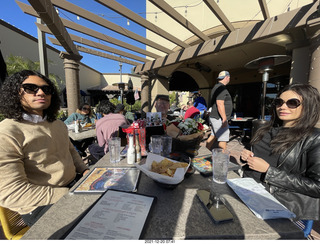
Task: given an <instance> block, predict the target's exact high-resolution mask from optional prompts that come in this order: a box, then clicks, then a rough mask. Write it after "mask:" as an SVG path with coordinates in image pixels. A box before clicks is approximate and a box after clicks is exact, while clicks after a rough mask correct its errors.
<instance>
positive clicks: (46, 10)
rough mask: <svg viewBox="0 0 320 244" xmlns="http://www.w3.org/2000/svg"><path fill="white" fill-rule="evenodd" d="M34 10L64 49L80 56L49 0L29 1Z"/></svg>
mask: <svg viewBox="0 0 320 244" xmlns="http://www.w3.org/2000/svg"><path fill="white" fill-rule="evenodd" d="M29 3H30V4H31V5H32V7H33V8H34V10H35V11H36V12H37V13H38V15H39V16H40V18H41V19H42V20H43V22H44V23H45V24H46V25H47V26H48V28H49V29H50V31H51V32H52V33H53V34H54V35H55V36H56V38H57V39H58V40H59V42H60V43H61V45H62V46H63V47H64V49H65V50H66V51H67V52H68V53H69V54H73V55H76V56H78V57H79V59H81V56H80V54H79V52H78V50H77V48H76V47H75V45H74V43H73V42H72V40H71V37H70V35H69V33H68V32H67V30H66V28H65V26H64V25H63V23H62V21H61V20H60V18H59V16H58V14H57V12H56V11H55V9H54V7H53V5H52V3H51V1H50V0H43V1H41V0H29Z"/></svg>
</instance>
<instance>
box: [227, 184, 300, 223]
mask: <svg viewBox="0 0 320 244" xmlns="http://www.w3.org/2000/svg"><path fill="white" fill-rule="evenodd" d="M227 183H228V185H229V186H230V187H231V188H232V190H233V191H234V192H235V193H236V194H237V195H238V196H239V198H240V199H241V200H242V201H243V202H244V203H245V204H246V205H247V207H248V208H249V209H250V210H251V211H252V212H253V213H254V214H255V215H256V216H257V217H258V218H260V219H278V218H295V217H296V215H295V214H294V213H292V212H291V211H289V210H288V209H287V208H286V207H285V206H284V205H282V204H281V203H280V202H279V201H278V200H277V199H276V198H275V197H274V196H272V195H271V194H270V193H269V192H268V191H267V190H266V189H265V188H264V187H263V186H262V185H261V184H259V183H257V182H256V181H255V180H254V179H252V178H236V179H228V180H227Z"/></svg>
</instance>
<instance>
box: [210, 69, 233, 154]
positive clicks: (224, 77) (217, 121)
mask: <svg viewBox="0 0 320 244" xmlns="http://www.w3.org/2000/svg"><path fill="white" fill-rule="evenodd" d="M217 79H218V83H217V84H216V85H215V86H214V87H213V89H212V90H211V104H212V105H211V113H210V122H211V127H212V128H211V135H210V136H209V138H208V140H207V145H206V146H207V148H208V149H209V150H211V147H212V145H213V143H214V142H215V140H217V141H218V145H219V147H220V148H223V149H226V148H227V142H228V141H229V135H230V131H229V125H228V119H230V118H231V113H232V98H231V95H230V93H229V92H228V90H227V88H226V85H228V83H229V82H230V74H229V72H228V71H221V72H220V73H219V75H218V78H217Z"/></svg>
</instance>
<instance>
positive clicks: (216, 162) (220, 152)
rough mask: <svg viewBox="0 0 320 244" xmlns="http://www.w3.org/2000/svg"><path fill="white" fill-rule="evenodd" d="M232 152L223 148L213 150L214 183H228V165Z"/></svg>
mask: <svg viewBox="0 0 320 244" xmlns="http://www.w3.org/2000/svg"><path fill="white" fill-rule="evenodd" d="M229 158H230V152H229V151H228V150H226V149H222V148H214V149H213V150H212V173H213V181H214V182H216V183H218V184H225V183H226V182H227V175H228V164H229Z"/></svg>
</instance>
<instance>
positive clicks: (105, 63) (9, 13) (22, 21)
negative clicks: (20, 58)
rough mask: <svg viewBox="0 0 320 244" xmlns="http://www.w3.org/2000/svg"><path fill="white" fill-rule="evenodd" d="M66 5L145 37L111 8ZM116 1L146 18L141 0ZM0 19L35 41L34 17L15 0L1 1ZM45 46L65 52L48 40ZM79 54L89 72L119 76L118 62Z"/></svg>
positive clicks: (127, 68) (88, 2)
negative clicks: (91, 13) (77, 7)
mask: <svg viewBox="0 0 320 244" xmlns="http://www.w3.org/2000/svg"><path fill="white" fill-rule="evenodd" d="M20 2H23V3H26V4H29V2H28V1H27V0H20ZM68 2H71V3H74V4H77V5H78V6H80V7H82V8H84V9H86V10H88V11H90V12H93V13H95V14H97V15H99V16H100V17H103V18H105V19H107V20H109V21H111V22H113V23H115V24H117V25H120V26H122V27H123V28H125V29H128V30H130V31H132V32H135V33H137V34H139V35H141V36H143V37H145V36H146V34H145V29H144V28H142V27H141V26H139V25H137V24H135V23H134V22H132V21H129V25H128V19H127V18H125V17H123V16H121V15H119V14H118V13H116V12H114V11H112V10H111V9H108V8H106V7H104V6H103V5H101V4H98V3H97V2H95V1H94V0H68ZM117 2H119V3H120V4H122V5H124V6H125V7H127V8H129V9H130V10H132V11H133V12H135V13H137V14H139V15H140V16H142V17H143V18H145V16H146V12H145V11H146V10H145V6H146V1H145V0H117ZM29 5H30V4H29ZM59 15H60V17H62V18H65V19H68V20H71V21H73V22H76V23H78V24H80V25H84V26H86V27H89V28H92V29H94V30H96V31H100V32H101V33H104V34H105V35H108V36H111V37H113V38H117V39H119V40H121V41H124V42H127V43H129V44H131V45H135V46H138V47H139V48H142V49H145V45H144V44H142V43H139V42H137V41H134V40H132V39H130V38H127V37H125V36H123V35H120V34H118V33H116V32H114V31H111V30H108V29H106V28H104V27H101V26H99V25H96V24H94V23H91V22H89V21H87V20H85V19H83V18H81V17H80V18H77V16H75V15H73V14H71V13H69V12H67V11H64V10H59ZM0 19H2V20H4V21H5V22H7V23H9V24H11V25H13V26H15V27H16V28H19V29H20V30H22V31H24V32H26V33H28V34H30V35H32V36H34V37H36V38H37V28H36V25H35V22H36V18H35V17H33V16H30V15H28V14H25V13H23V12H22V10H21V9H20V7H19V6H18V5H17V3H16V2H15V0H2V1H1V7H0ZM67 30H68V32H69V33H72V34H75V35H77V36H81V37H83V38H86V39H89V40H93V41H95V42H99V43H101V44H104V45H106V46H109V47H113V48H115V49H119V50H122V51H125V52H128V53H131V54H134V55H137V56H140V57H143V58H144V56H143V55H142V54H139V53H135V52H132V51H130V50H127V49H124V48H121V47H119V46H116V45H113V44H111V43H107V42H104V41H101V40H97V39H95V38H92V37H90V36H87V35H84V34H82V33H79V32H75V31H72V30H69V29H67ZM0 35H1V33H0ZM46 36H50V37H53V38H54V36H53V35H49V34H47V35H46ZM47 44H49V45H50V46H53V47H54V48H56V49H58V50H60V51H65V50H64V49H63V48H62V47H61V46H57V45H54V44H52V43H51V42H50V41H49V39H48V38H47ZM75 44H78V45H79V43H75ZM81 45H82V44H81ZM82 46H84V47H86V46H85V45H82ZM87 47H88V48H91V49H94V48H92V47H89V46H87ZM96 50H98V51H101V52H105V51H102V50H100V49H96ZM106 53H107V54H112V53H109V52H106ZM80 55H82V56H83V58H82V59H81V62H82V63H84V64H86V65H88V66H90V67H92V68H93V69H95V70H97V71H99V72H101V73H119V72H120V65H119V62H118V61H114V60H110V59H106V58H102V57H98V56H95V55H91V54H86V53H83V52H80ZM115 56H117V57H119V55H117V54H115ZM124 58H125V57H124ZM127 59H129V58H127ZM132 61H135V62H139V61H137V60H132ZM133 67H134V66H133V65H129V64H126V63H123V64H122V73H131V69H132V68H133Z"/></svg>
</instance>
